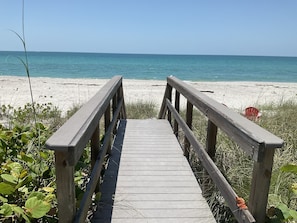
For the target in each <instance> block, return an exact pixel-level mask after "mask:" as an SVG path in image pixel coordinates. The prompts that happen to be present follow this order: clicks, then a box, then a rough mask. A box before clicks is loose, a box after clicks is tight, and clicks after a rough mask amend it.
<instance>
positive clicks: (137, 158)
mask: <svg viewBox="0 0 297 223" xmlns="http://www.w3.org/2000/svg"><path fill="white" fill-rule="evenodd" d="M115 171H116V170H115ZM115 171H110V172H108V173H106V176H108V174H111V175H113V174H114V173H115ZM99 216H100V215H99ZM99 216H98V217H97V218H95V220H94V222H97V220H96V219H98V222H99V219H100V217H99ZM133 219H134V220H133ZM144 219H145V221H146V222H159V220H160V221H164V222H170V221H173V222H174V221H175V220H176V219H179V220H178V221H177V222H180V220H181V221H184V220H185V219H187V220H189V219H191V220H194V222H203V221H205V222H215V220H214V218H213V216H212V213H211V211H210V209H209V207H208V205H207V202H206V201H205V199H204V198H203V197H202V192H201V189H200V187H199V184H198V182H197V181H196V178H195V176H194V174H193V172H192V170H191V168H190V166H189V164H188V162H187V160H186V158H185V157H184V156H183V151H182V149H181V147H180V145H179V143H178V141H177V139H176V138H175V135H174V134H173V132H172V130H171V126H170V124H169V122H168V121H166V120H127V126H126V132H125V137H124V142H123V145H122V151H121V160H120V163H119V170H118V176H117V186H116V191H115V196H114V203H113V207H112V219H111V222H125V221H126V222H133V221H134V222H141V220H144ZM167 219H168V221H166V220H167ZM101 220H102V218H101ZM187 220H186V221H187ZM190 222H191V221H190Z"/></svg>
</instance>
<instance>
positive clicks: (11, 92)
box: [0, 76, 297, 112]
mask: <svg viewBox="0 0 297 223" xmlns="http://www.w3.org/2000/svg"><path fill="white" fill-rule="evenodd" d="M108 80H109V79H87V78H85V79H72V78H42V77H38V78H36V77H33V78H31V83H32V89H33V96H34V100H35V101H36V102H37V103H52V104H53V105H55V106H57V107H58V108H59V109H61V110H62V111H63V112H66V111H67V110H69V109H70V108H72V107H73V106H74V105H78V104H83V103H85V102H87V101H88V100H89V99H90V98H91V97H92V96H93V95H95V93H96V92H97V91H98V90H100V88H101V87H102V86H103V85H104V84H106V83H107V82H108ZM185 82H186V83H188V84H190V85H191V86H193V87H194V88H196V89H197V90H199V91H202V92H203V93H204V94H206V95H207V96H209V97H211V98H213V99H215V100H217V101H218V102H220V103H224V104H225V105H227V106H228V107H230V108H232V109H236V110H242V109H244V108H245V107H247V106H257V105H259V104H266V103H276V104H277V103H280V102H281V101H286V100H297V99H296V98H297V83H279V82H260V83H259V82H245V81H241V82H226V81H225V82H206V81H203V82H193V81H185ZM165 86H166V80H164V81H160V80H132V79H123V88H124V96H125V101H126V103H131V102H137V101H142V102H153V103H155V104H156V105H157V106H158V109H159V106H160V105H161V102H162V99H163V95H164V92H165ZM30 101H31V99H30V92H29V85H28V80H27V78H25V77H18V76H0V105H4V104H5V105H8V104H10V105H11V106H13V107H19V106H23V105H25V104H26V103H30ZM182 106H183V105H182Z"/></svg>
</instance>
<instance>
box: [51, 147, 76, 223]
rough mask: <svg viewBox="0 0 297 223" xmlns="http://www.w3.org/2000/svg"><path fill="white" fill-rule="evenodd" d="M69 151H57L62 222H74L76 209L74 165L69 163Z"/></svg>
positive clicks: (59, 209) (58, 197)
mask: <svg viewBox="0 0 297 223" xmlns="http://www.w3.org/2000/svg"><path fill="white" fill-rule="evenodd" d="M68 156H69V153H67V152H59V151H55V166H56V184H57V200H58V217H59V222H61V223H64V222H65V223H70V222H73V220H74V217H75V210H76V199H75V185H74V166H69V164H68V161H67V160H68Z"/></svg>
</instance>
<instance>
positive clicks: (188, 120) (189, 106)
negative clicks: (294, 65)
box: [184, 101, 193, 159]
mask: <svg viewBox="0 0 297 223" xmlns="http://www.w3.org/2000/svg"><path fill="white" fill-rule="evenodd" d="M192 121H193V104H192V103H190V102H189V101H187V111H186V124H187V125H188V127H189V128H190V129H192ZM189 150H190V142H189V140H188V139H187V137H186V136H185V138H184V156H185V157H186V158H187V159H189Z"/></svg>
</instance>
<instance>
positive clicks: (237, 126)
mask: <svg viewBox="0 0 297 223" xmlns="http://www.w3.org/2000/svg"><path fill="white" fill-rule="evenodd" d="M167 83H168V84H169V85H170V86H172V87H173V88H175V89H176V90H177V91H178V92H179V93H180V94H182V95H183V96H184V97H185V98H187V100H188V101H189V102H190V103H192V104H193V105H194V106H195V107H197V108H198V109H199V110H200V111H201V112H202V113H204V115H206V116H207V117H208V119H209V120H210V121H212V122H213V123H214V124H215V125H216V126H218V127H219V128H220V129H222V130H223V131H224V132H226V133H227V134H228V135H229V136H230V138H232V139H233V140H234V141H236V142H237V143H238V144H239V145H240V146H241V147H242V148H243V149H244V150H245V151H246V152H247V153H248V154H249V155H251V156H252V157H253V159H254V160H255V161H260V160H262V159H263V155H264V150H265V149H275V148H281V147H282V146H283V144H284V142H283V140H282V139H280V138H279V137H277V136H275V135H273V134H272V133H270V132H268V131H267V130H265V129H263V128H262V127H260V126H258V125H257V124H255V123H254V122H251V121H250V120H248V119H246V118H245V117H243V116H242V115H240V114H239V113H237V112H234V111H232V110H231V109H229V108H227V107H226V106H224V105H223V104H221V103H219V102H217V101H215V100H213V99H212V98H210V97H208V96H207V95H205V94H203V93H201V92H200V91H198V90H197V89H195V88H194V87H192V86H191V85H189V84H186V83H184V82H183V81H181V80H179V79H178V78H176V77H173V76H170V77H167ZM163 105H164V103H163ZM163 105H162V106H163Z"/></svg>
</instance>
